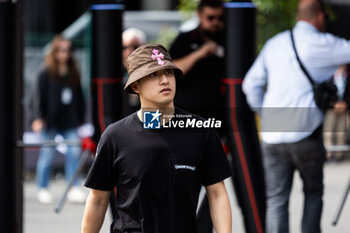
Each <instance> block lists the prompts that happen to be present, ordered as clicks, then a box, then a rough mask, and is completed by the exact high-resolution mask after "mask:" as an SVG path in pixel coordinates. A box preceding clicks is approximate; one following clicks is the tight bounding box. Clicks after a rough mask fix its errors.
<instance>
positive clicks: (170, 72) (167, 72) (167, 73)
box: [165, 70, 173, 75]
mask: <svg viewBox="0 0 350 233" xmlns="http://www.w3.org/2000/svg"><path fill="white" fill-rule="evenodd" d="M172 73H173V71H172V70H167V71H165V74H166V75H170V74H172Z"/></svg>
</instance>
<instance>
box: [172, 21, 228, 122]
mask: <svg viewBox="0 0 350 233" xmlns="http://www.w3.org/2000/svg"><path fill="white" fill-rule="evenodd" d="M207 38H208V36H207V35H205V34H204V32H202V31H201V30H200V29H199V28H196V29H194V30H192V31H189V32H185V33H181V34H179V36H178V37H177V38H176V39H175V40H174V42H173V44H172V45H171V47H170V49H169V53H170V54H171V57H172V58H173V59H174V60H175V59H179V58H183V57H185V56H186V55H188V54H190V53H192V52H194V51H196V50H198V49H199V48H200V47H201V46H202V45H203V44H204V43H205V41H207V40H208V39H207ZM210 39H211V40H213V41H215V42H216V43H217V44H218V45H220V46H223V36H222V33H221V32H219V33H217V34H216V37H213V36H212V37H211V38H210ZM224 71H225V66H224V58H223V57H218V56H216V55H213V56H209V57H208V58H205V59H201V60H199V61H198V62H197V63H196V64H195V65H194V66H193V67H192V68H191V69H190V70H189V72H188V73H187V74H186V75H184V77H183V78H182V79H180V80H178V82H177V86H176V96H175V105H176V106H178V107H180V108H183V109H185V110H187V111H190V112H193V113H196V114H198V115H200V116H202V117H205V118H209V117H216V119H218V118H221V119H222V118H223V107H224V103H223V100H224V98H223V96H222V94H221V91H220V87H221V85H222V84H221V80H222V78H224Z"/></svg>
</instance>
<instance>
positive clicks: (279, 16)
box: [253, 0, 298, 50]
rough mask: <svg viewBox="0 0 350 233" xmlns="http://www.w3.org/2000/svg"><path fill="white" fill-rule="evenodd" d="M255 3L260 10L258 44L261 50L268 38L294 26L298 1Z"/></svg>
mask: <svg viewBox="0 0 350 233" xmlns="http://www.w3.org/2000/svg"><path fill="white" fill-rule="evenodd" d="M253 2H254V3H255V4H256V6H257V9H258V13H257V43H258V49H259V50H260V49H261V47H262V46H263V44H264V43H265V41H266V40H267V39H268V38H270V37H272V36H273V35H275V34H276V33H278V32H281V31H283V30H286V29H291V28H292V27H293V26H294V24H295V22H296V20H295V12H296V9H297V4H298V0H287V1H281V0H253Z"/></svg>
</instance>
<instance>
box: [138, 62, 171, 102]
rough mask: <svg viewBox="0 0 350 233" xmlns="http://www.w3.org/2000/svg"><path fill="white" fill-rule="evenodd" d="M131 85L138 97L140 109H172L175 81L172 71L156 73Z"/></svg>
mask: <svg viewBox="0 0 350 233" xmlns="http://www.w3.org/2000/svg"><path fill="white" fill-rule="evenodd" d="M133 85H134V87H136V89H135V88H133V89H134V91H135V92H136V93H138V94H139V96H140V101H141V105H142V106H141V107H173V100H174V97H175V91H176V80H175V74H174V71H173V70H172V69H165V70H160V71H156V72H154V73H152V74H150V75H147V76H146V77H144V78H142V79H140V81H139V82H135V83H134V84H133Z"/></svg>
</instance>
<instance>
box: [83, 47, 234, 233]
mask: <svg viewBox="0 0 350 233" xmlns="http://www.w3.org/2000/svg"><path fill="white" fill-rule="evenodd" d="M127 68H128V73H129V79H128V82H127V83H126V85H125V90H126V91H127V92H129V93H137V94H138V96H139V98H140V102H141V110H139V111H138V112H136V113H134V114H131V115H130V116H128V117H126V118H124V119H122V120H120V121H118V122H116V123H114V124H112V125H110V126H109V127H108V128H107V129H106V131H105V132H104V133H103V135H102V136H101V139H100V142H99V145H98V149H97V154H96V157H95V161H94V164H93V165H92V167H91V170H90V172H89V174H88V177H87V180H86V186H87V187H90V188H91V192H90V194H89V197H88V200H87V203H86V207H85V213H84V217H83V223H82V232H83V233H92V232H99V230H100V228H101V225H102V223H103V220H104V216H105V212H106V209H107V205H108V200H109V197H110V194H111V190H112V189H113V188H114V187H115V186H116V187H117V197H116V213H115V219H114V220H113V223H112V225H111V228H110V229H111V232H128V233H130V232H133V233H135V232H144V233H155V232H160V233H165V232H174V233H185V232H186V233H196V232H197V226H196V209H197V204H198V197H199V192H200V188H201V185H203V186H205V188H206V191H207V194H208V199H209V204H210V213H211V217H212V221H213V224H214V227H215V230H216V232H217V233H230V232H231V208H230V203H229V199H228V196H227V193H226V189H225V185H224V182H223V180H224V179H226V178H228V177H229V176H230V175H231V169H230V167H229V164H228V161H227V159H226V156H225V153H224V151H223V149H222V146H221V143H220V140H219V137H218V136H217V134H216V132H215V130H214V129H212V128H205V127H203V128H196V127H193V126H194V125H196V126H198V127H199V126H201V125H203V124H201V122H200V121H203V120H204V119H202V118H200V117H198V116H192V115H191V114H190V113H188V112H184V111H182V110H179V109H177V108H175V107H174V101H173V99H174V96H175V90H176V82H175V78H179V77H181V75H182V72H181V71H180V70H179V69H178V68H177V67H176V66H175V65H174V64H173V63H172V59H171V57H170V55H169V53H168V52H167V51H166V49H165V48H164V47H163V46H161V45H158V44H147V45H144V46H141V47H139V48H138V49H136V50H135V51H134V52H133V53H132V54H131V55H130V56H129V58H128V59H127ZM147 110H152V111H153V112H151V113H150V112H148V111H147ZM147 114H152V115H151V118H152V119H148V120H149V121H150V122H148V123H154V124H155V123H156V122H158V123H159V124H160V125H157V126H159V127H158V129H147V127H146V126H147V125H146V122H143V120H144V116H146V115H147ZM183 116H185V117H186V118H182V117H183ZM145 119H146V118H145ZM159 119H161V120H159ZM160 122H161V123H160ZM181 122H182V123H184V122H187V123H186V124H188V122H190V123H191V124H188V125H189V127H190V128H186V127H175V126H174V125H178V126H179V125H183V124H181ZM198 122H199V123H198ZM197 123H198V124H197ZM202 123H203V122H202ZM211 125H212V124H211ZM171 126H173V127H171ZM191 126H192V128H191Z"/></svg>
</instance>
